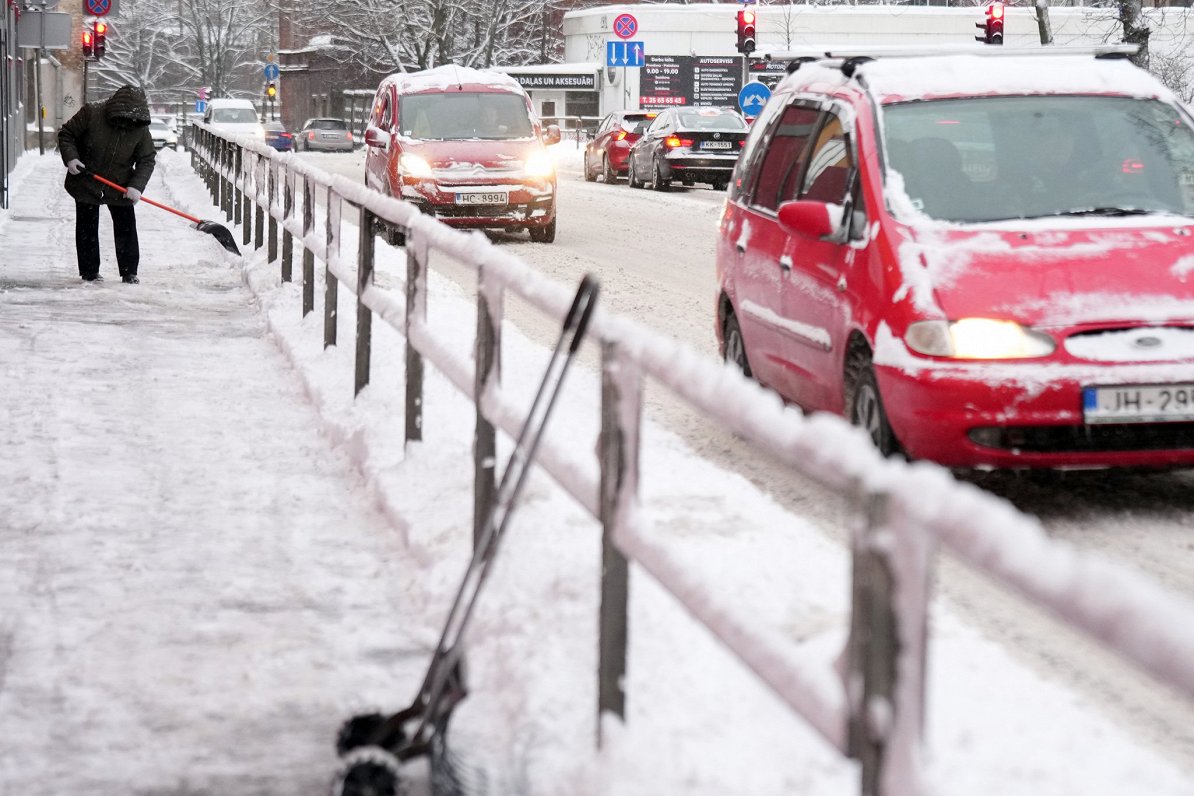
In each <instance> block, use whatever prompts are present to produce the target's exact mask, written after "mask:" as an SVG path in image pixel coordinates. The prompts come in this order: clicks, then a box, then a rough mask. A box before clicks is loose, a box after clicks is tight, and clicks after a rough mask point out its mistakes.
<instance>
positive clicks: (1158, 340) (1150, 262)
mask: <svg viewBox="0 0 1194 796" xmlns="http://www.w3.org/2000/svg"><path fill="white" fill-rule="evenodd" d="M835 56H836V57H835ZM789 69H790V70H791V74H789V75H788V77H787V78H786V79H785V80H784V81H783V82H782V83H781V84H780V86H779V87H778V89H777V90H776V92H775V94H774V95H773V96H772V97H771V99H770V101H769V102H768V103H767V106H766V107H765V108H764V109H763V111H762V113H761V114H760V115H759V117H758V120H757V121H756V122H755V123H754V125H753V128H752V130H751V133H750V136H749V138H748V139H747V143H746V147H745V149H744V151H743V154H742V156H741V158H740V160H739V162H738V166H737V169H736V171H735V173H734V179H733V183H732V185H731V186H730V190H729V195H728V197H727V202H726V205H725V211H724V214H723V216H722V219H721V224H720V232H719V236H718V244H717V270H718V278H719V288H718V299H717V305H716V316H715V317H716V331H717V335H718V337H719V339H720V341H721V346H722V352H723V355H724V357H725V359H726V361H728V362H731V363H734V364H735V365H737V366H738V367H739V368H741V369H742V370H743V371H745V372H746V373H747V374H749V375H751V376H753V377H754V378H756V379H758V380H759V381H760V382H762V383H763V384H765V385H767V386H768V387H771V388H773V389H774V390H776V391H777V392H778V393H779V394H780V395H782V396H783V397H784V398H785V399H786V400H787V401H789V402H791V403H793V404H797V405H799V406H800V407H803V408H804V409H806V410H810V411H828V412H834V413H837V414H841V415H845V416H846V417H847V418H848V419H849V420H851V421H853V422H854V423H855V424H857V425H859V426H862V427H863V428H865V429H866V430H867V432H868V433H869V435H870V437H871V439H872V440H873V441H874V442H875V444H876V446H877V447H878V448H879V449H880V450H881V451H882V452H883V453H885V454H887V453H903V454H905V455H907V456H908V457H910V458H912V459H925V460H930V461H935V462H937V463H939V464H942V465H946V466H949V467H956V468H978V469H986V468H1009V469H1021V468H1057V469H1071V468H1102V467H1148V468H1166V467H1188V466H1191V465H1194V119H1192V118H1191V116H1190V113H1189V111H1188V110H1187V108H1186V106H1185V105H1184V103H1182V102H1181V100H1180V99H1179V98H1177V97H1176V96H1175V95H1174V94H1173V93H1172V92H1171V91H1170V90H1169V89H1167V88H1166V87H1165V86H1164V85H1162V84H1161V83H1160V82H1159V81H1158V80H1156V79H1155V78H1154V77H1152V76H1151V75H1149V74H1148V73H1147V72H1145V71H1144V70H1142V69H1139V68H1137V67H1136V66H1134V65H1133V64H1131V63H1130V62H1129V61H1128V60H1126V58H1124V57H1123V53H1122V48H1119V49H1117V48H1114V47H1112V48H1098V49H1096V50H1095V52H1089V51H1088V52H1086V53H1085V54H1076V53H1073V52H1067V51H1066V50H1065V49H1063V48H1045V49H1044V50H1041V51H1040V53H1039V54H1036V53H1024V54H1019V53H1011V52H1007V53H1003V54H1001V55H999V56H989V55H985V54H977V53H976V54H973V55H971V54H954V55H948V54H942V55H933V54H931V53H923V54H920V55H914V54H910V53H905V54H901V55H898V56H885V55H884V54H882V53H877V52H876V53H873V54H868V53H867V52H865V51H853V52H843V53H841V54H838V53H832V54H830V56H829V57H825V58H823V59H819V60H816V61H813V62H801V61H798V60H797V61H793V64H792V66H791V67H789Z"/></svg>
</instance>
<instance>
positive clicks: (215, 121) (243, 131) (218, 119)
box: [203, 98, 265, 141]
mask: <svg viewBox="0 0 1194 796" xmlns="http://www.w3.org/2000/svg"><path fill="white" fill-rule="evenodd" d="M203 123H204V124H207V125H210V126H211V127H212V129H214V130H217V131H219V132H221V133H224V134H226V135H230V136H237V135H247V136H250V137H252V138H256V139H258V140H261V141H264V140H265V127H263V126H262V124H261V119H259V118H258V117H257V109H256V108H254V107H253V103H252V102H251V101H250V100H247V99H228V98H220V99H213V100H208V102H207V109H206V110H204V111H203Z"/></svg>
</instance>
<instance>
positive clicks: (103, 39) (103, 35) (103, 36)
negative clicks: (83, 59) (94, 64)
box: [95, 22, 108, 60]
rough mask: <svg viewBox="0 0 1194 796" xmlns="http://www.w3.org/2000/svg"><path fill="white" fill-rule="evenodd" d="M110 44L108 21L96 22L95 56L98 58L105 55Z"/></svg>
mask: <svg viewBox="0 0 1194 796" xmlns="http://www.w3.org/2000/svg"><path fill="white" fill-rule="evenodd" d="M107 45H108V23H107V22H96V23H95V57H96V60H99V59H100V58H103V57H104V49H105V48H106V47H107Z"/></svg>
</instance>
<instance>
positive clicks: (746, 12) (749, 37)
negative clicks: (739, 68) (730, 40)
mask: <svg viewBox="0 0 1194 796" xmlns="http://www.w3.org/2000/svg"><path fill="white" fill-rule="evenodd" d="M755 42H756V39H755V12H754V10H753V9H750V8H744V9H742V10H740V11H739V12H738V52H740V53H742V54H744V55H746V54H749V53H752V52H754V51H755Z"/></svg>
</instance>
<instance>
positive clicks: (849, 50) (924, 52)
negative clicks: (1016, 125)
mask: <svg viewBox="0 0 1194 796" xmlns="http://www.w3.org/2000/svg"><path fill="white" fill-rule="evenodd" d="M1139 49H1140V46H1139V45H1137V44H1094V45H1079V46H1064V47H1059V46H1057V45H1049V46H1047V47H1046V46H1042V45H1037V46H1034V47H1022V46H1010V47H1007V46H1005V47H991V46H988V45H984V44H939V45H935V46H932V47H925V46H924V45H916V44H869V45H868V44H838V45H823V46H820V47H812V46H810V47H804V48H801V49H797V50H776V51H773V52H768V53H764V54H762V55H761V56H759V57H761V58H763V59H765V60H768V61H797V60H800V61H802V62H805V61H824V60H829V61H855V62H856V63H857V61H858V59H862V58H869V59H876V58H923V57H925V56H933V55H981V56H983V57H988V58H1001V57H1009V56H1015V55H1092V56H1094V57H1096V58H1108V57H1127V56H1130V55H1135V54H1136V52H1137V51H1138V50H1139Z"/></svg>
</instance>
